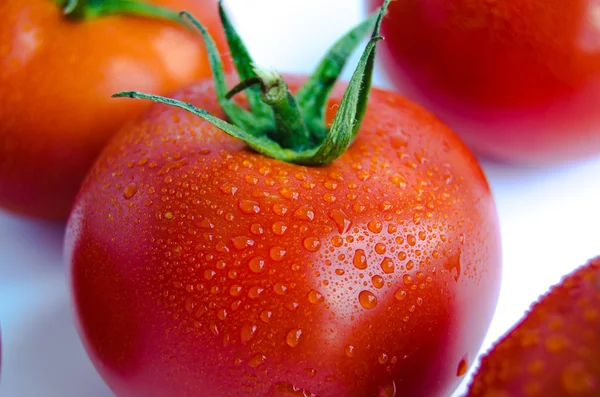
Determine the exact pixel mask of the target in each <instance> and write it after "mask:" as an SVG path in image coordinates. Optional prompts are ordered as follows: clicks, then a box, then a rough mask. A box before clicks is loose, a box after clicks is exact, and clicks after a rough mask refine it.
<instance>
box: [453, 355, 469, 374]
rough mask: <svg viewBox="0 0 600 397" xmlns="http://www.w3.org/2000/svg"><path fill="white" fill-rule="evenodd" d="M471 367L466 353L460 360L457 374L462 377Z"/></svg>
mask: <svg viewBox="0 0 600 397" xmlns="http://www.w3.org/2000/svg"><path fill="white" fill-rule="evenodd" d="M468 369H469V363H468V361H467V356H466V355H465V356H464V357H463V358H462V359H461V360H460V362H459V363H458V367H457V368H456V376H458V377H461V376H463V375H464V374H466V373H467V370H468Z"/></svg>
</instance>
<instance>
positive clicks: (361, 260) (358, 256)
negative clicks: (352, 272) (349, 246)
mask: <svg viewBox="0 0 600 397" xmlns="http://www.w3.org/2000/svg"><path fill="white" fill-rule="evenodd" d="M352 263H354V267H355V268H357V269H359V270H365V269H366V268H367V257H366V255H365V251H363V250H361V249H357V250H356V251H354V260H353V261H352Z"/></svg>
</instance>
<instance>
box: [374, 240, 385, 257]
mask: <svg viewBox="0 0 600 397" xmlns="http://www.w3.org/2000/svg"><path fill="white" fill-rule="evenodd" d="M386 251H387V247H386V246H385V244H383V243H377V244H375V252H377V253H378V254H379V255H383V254H385V252H386Z"/></svg>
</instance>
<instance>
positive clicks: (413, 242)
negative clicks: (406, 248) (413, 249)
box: [406, 234, 417, 246]
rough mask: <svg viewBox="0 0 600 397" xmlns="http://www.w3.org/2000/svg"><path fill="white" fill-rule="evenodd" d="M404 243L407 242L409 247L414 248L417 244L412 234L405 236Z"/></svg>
mask: <svg viewBox="0 0 600 397" xmlns="http://www.w3.org/2000/svg"><path fill="white" fill-rule="evenodd" d="M406 241H408V244H410V245H411V246H414V245H415V244H416V243H417V238H416V237H415V236H413V235H412V234H409V235H408V236H406Z"/></svg>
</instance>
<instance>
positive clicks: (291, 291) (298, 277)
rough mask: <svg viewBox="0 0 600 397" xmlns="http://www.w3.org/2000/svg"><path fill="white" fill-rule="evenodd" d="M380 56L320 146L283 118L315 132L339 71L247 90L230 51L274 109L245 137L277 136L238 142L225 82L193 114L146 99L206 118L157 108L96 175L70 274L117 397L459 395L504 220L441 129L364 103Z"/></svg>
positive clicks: (479, 334)
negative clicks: (251, 86)
mask: <svg viewBox="0 0 600 397" xmlns="http://www.w3.org/2000/svg"><path fill="white" fill-rule="evenodd" d="M380 15H382V14H380ZM225 25H226V26H228V25H227V23H225ZM367 26H369V25H367ZM357 29H358V28H357ZM377 32H378V29H376V30H375V36H376V34H377ZM228 35H229V36H233V35H234V33H232V32H231V31H228ZM347 37H351V38H352V40H356V42H357V43H358V42H359V39H360V37H361V36H360V35H358V33H357V32H356V31H353V32H352V34H350V35H349V36H347ZM376 40H377V39H376V38H375V39H372V40H371V41H370V42H369V46H368V47H367V52H366V53H365V54H366V55H363V58H361V62H360V63H359V67H358V69H357V70H359V71H360V70H362V69H361V68H365V67H366V68H367V69H366V70H367V72H365V74H364V75H362V74H361V73H359V72H357V73H355V77H354V78H353V79H352V80H351V82H350V83H349V86H348V87H347V88H346V85H345V84H341V85H337V86H336V88H335V89H334V90H333V91H332V92H329V91H327V93H328V94H330V95H329V97H328V100H327V101H325V99H323V103H322V107H320V106H319V108H320V109H322V110H324V111H325V113H326V114H325V120H321V122H323V123H324V124H323V125H321V127H323V126H324V125H326V126H329V127H330V128H328V129H325V135H326V137H323V136H321V135H320V132H319V131H318V128H317V127H318V126H319V123H317V122H316V121H318V119H319V117H316V119H310V118H307V119H305V120H304V121H305V122H306V123H305V124H306V126H312V127H307V128H304V127H305V126H304V123H302V120H301V119H296V118H294V117H288V116H289V114H291V113H295V110H296V107H295V106H296V105H298V106H299V107H300V108H301V109H302V115H307V114H313V115H317V116H318V115H319V114H320V113H319V111H317V110H316V108H315V107H314V106H316V104H318V103H319V99H318V98H327V96H323V95H321V94H323V91H322V90H321V89H322V88H323V87H324V86H325V85H330V86H332V85H333V84H334V82H335V78H334V77H336V76H337V75H338V73H339V72H340V71H341V67H340V62H339V60H340V59H342V57H341V56H340V54H339V53H336V51H334V53H333V54H332V55H331V57H329V58H326V61H325V62H324V63H323V64H322V66H323V65H325V66H323V68H318V70H319V71H320V72H317V76H316V79H315V78H314V77H315V76H313V77H311V79H310V80H308V82H306V79H305V78H303V77H300V76H287V77H286V80H287V82H288V83H289V88H290V91H286V88H287V86H286V85H285V83H283V81H282V80H281V77H280V76H278V75H277V74H276V73H273V72H265V71H263V70H256V71H255V73H256V75H255V76H253V77H250V78H249V79H248V80H245V79H246V77H249V74H248V70H249V69H248V68H247V67H246V68H245V67H244V66H248V65H249V63H250V61H251V60H250V59H245V58H244V57H242V56H239V54H236V52H235V51H232V53H233V57H234V59H236V57H237V58H244V59H243V60H244V61H246V63H244V62H240V64H238V65H237V67H238V70H239V71H240V72H239V74H240V76H241V77H242V75H243V78H244V80H245V81H246V82H251V81H254V82H259V83H260V85H261V94H260V98H262V100H264V101H265V103H271V104H272V106H273V111H271V113H270V114H269V112H262V110H261V108H260V107H261V105H264V104H262V103H259V101H256V99H257V98H258V97H257V96H256V92H251V91H248V92H247V97H246V99H247V102H248V103H249V104H250V107H251V108H252V111H253V113H251V117H255V116H257V115H258V114H262V115H263V116H264V117H265V118H264V119H263V118H261V117H257V118H256V119H253V121H252V122H250V123H249V125H250V126H258V125H265V126H266V129H265V130H260V129H256V130H251V129H242V128H240V127H233V126H231V125H229V124H227V123H225V122H223V121H218V120H219V118H223V117H224V116H225V114H228V119H229V120H232V119H233V118H236V117H237V118H238V119H239V120H241V123H243V122H244V120H243V118H241V117H239V116H240V114H241V113H236V112H237V111H239V110H241V108H235V109H236V110H235V111H234V110H231V109H230V108H229V107H230V106H231V105H232V102H227V101H224V100H223V98H224V97H223V95H222V93H223V90H222V83H223V81H222V80H221V79H220V78H219V77H218V74H216V78H215V80H216V83H213V82H212V81H210V80H203V81H199V82H197V83H194V84H192V85H190V86H188V87H185V88H182V89H181V90H179V91H177V92H176V93H174V94H173V98H175V99H178V100H180V102H177V101H175V100H172V99H165V98H162V99H161V98H159V97H153V98H152V99H155V100H157V101H158V100H160V101H163V102H164V101H168V102H169V103H171V104H174V105H176V106H180V107H184V108H185V109H187V110H190V111H193V112H194V113H196V114H192V113H190V112H188V111H186V110H183V109H181V108H179V107H171V106H165V105H164V104H158V105H154V106H153V107H151V108H150V109H149V110H148V111H146V112H145V113H144V114H143V116H142V117H141V118H140V119H138V120H137V122H135V123H132V124H130V125H128V126H126V127H125V128H124V129H123V130H122V131H121V132H120V133H119V134H118V135H117V136H116V137H115V138H114V139H113V140H112V141H111V142H110V144H109V145H108V146H107V147H106V149H105V150H104V151H103V153H102V154H101V155H100V157H99V159H98V161H97V162H96V163H95V165H94V167H93V168H92V170H91V171H90V173H89V175H88V177H87V178H86V180H85V182H84V184H83V186H82V189H81V191H80V193H79V195H78V197H77V199H76V202H75V205H74V209H73V212H72V214H71V217H70V219H69V222H68V228H67V230H68V231H67V237H66V243H65V257H66V260H67V262H68V263H69V265H70V269H71V270H70V271H71V277H72V279H71V282H72V288H73V297H74V302H75V308H76V316H77V321H78V328H79V331H80V335H81V337H82V339H83V341H84V345H85V347H86V349H87V351H88V353H89V355H90V357H91V359H92V361H93V363H94V364H95V366H96V368H97V369H98V371H99V373H100V374H101V375H102V376H103V378H104V379H105V380H106V382H107V383H108V384H109V385H110V387H111V388H112V390H113V391H114V392H115V393H116V395H117V396H119V397H159V396H160V397H165V396H170V397H171V396H172V397H175V396H197V397H200V396H211V397H219V396H285V395H290V396H292V395H294V396H295V395H303V396H314V395H318V396H321V397H326V396H375V395H377V396H394V395H406V396H411V397H435V396H447V395H448V394H449V393H451V391H452V390H453V389H454V388H455V387H456V385H457V384H458V383H459V382H460V381H461V377H462V376H463V375H464V373H465V371H466V369H467V368H468V366H469V365H470V364H471V363H472V361H473V360H474V358H475V356H476V354H477V352H478V349H479V347H480V344H481V342H482V339H483V336H484V335H485V333H486V331H487V327H488V326H489V322H490V320H491V317H492V314H493V311H494V308H495V305H496V300H497V295H498V290H499V278H500V239H499V229H498V223H497V218H496V210H495V205H494V201H493V199H492V195H491V192H490V189H489V187H488V184H487V182H486V179H485V176H484V174H483V173H482V171H481V169H480V167H479V165H478V162H477V160H476V159H475V158H474V157H473V155H472V154H471V153H470V152H469V150H468V149H467V148H466V147H465V145H464V144H463V143H462V142H461V141H460V140H459V139H458V138H457V137H456V136H455V135H454V134H453V133H452V132H451V130H450V129H449V128H448V127H446V126H445V125H444V124H442V123H441V122H440V121H439V120H438V119H437V118H435V117H434V116H432V115H431V114H430V113H428V112H427V111H426V110H424V109H423V108H421V107H420V106H418V105H415V104H413V103H411V102H409V101H408V100H406V99H404V98H402V97H400V96H398V95H396V94H393V93H390V92H387V91H382V90H378V89H373V90H372V91H371V92H370V95H369V87H370V84H369V80H368V76H370V72H368V70H369V69H368V67H369V66H368V65H369V62H366V61H365V59H367V58H368V56H369V52H368V51H369V49H371V50H373V51H374V47H373V46H372V45H373V43H374V42H376ZM232 42H233V43H237V44H239V42H238V41H236V40H233V41H232ZM340 47H343V48H345V49H346V50H347V47H348V46H346V45H342V46H340ZM338 50H339V48H338ZM242 53H243V51H242ZM243 54H245V53H243ZM345 55H348V53H347V52H346V53H345ZM332 60H335V62H331V61H332ZM365 65H367V66H365ZM370 65H371V66H372V63H371V64H370ZM341 66H343V65H341ZM332 67H333V68H337V69H336V70H335V71H334V72H332V70H331V68H332ZM218 69H219V68H218V67H217V68H216V70H218ZM357 75H359V77H357ZM360 76H362V77H360ZM361 78H363V79H366V80H360V79H361ZM303 84H304V85H303ZM246 85H248V84H246ZM301 85H302V89H300V90H299V91H298V88H299V87H300V86H301ZM282 87H284V88H282ZM306 87H311V89H306ZM360 87H363V89H361V88H360ZM279 88H282V90H281V91H280V93H281V94H283V96H282V97H280V99H281V98H283V99H284V100H283V102H281V101H279V100H274V99H273V98H275V97H278V94H277V92H278V91H279ZM313 89H314V90H313ZM327 90H328V89H327ZM291 92H295V96H292V95H291ZM307 92H310V93H312V94H314V95H306V93H307ZM344 92H346V94H347V96H344V99H343V100H342V96H343V94H344ZM357 92H360V98H359V97H357V96H353V95H355V94H356V93H357ZM288 94H289V95H288ZM286 95H287V99H285V98H286ZM119 96H132V97H138V98H141V97H143V95H142V94H139V93H125V94H123V95H119ZM244 103H246V101H244ZM367 103H368V104H367ZM190 104H191V105H190ZM223 104H224V105H225V107H223V106H222V105H223ZM192 105H193V106H195V107H196V108H194V107H192ZM235 106H237V105H235ZM362 106H366V113H364V114H363V113H362V111H361V109H362ZM200 108H201V109H204V110H200ZM269 110H270V109H269ZM206 111H208V112H209V113H210V114H213V115H215V116H217V119H211V120H213V121H214V122H216V123H219V128H217V127H216V126H214V125H213V124H211V123H209V122H208V121H205V120H203V119H202V118H201V117H199V116H202V117H205V118H210V116H209V114H208V113H206ZM228 112H229V113H228ZM273 114H275V118H274V119H275V121H274V123H275V124H274V125H275V127H273V124H272V122H273V119H272V117H273ZM246 116H248V114H246ZM269 121H270V122H271V124H270V123H269ZM354 126H355V128H356V131H357V135H356V136H355V137H354V139H348V138H349V137H350V134H352V133H353V132H352V131H353V127H354ZM359 126H360V127H359ZM249 128H251V127H249ZM272 128H275V129H274V130H273V129H272ZM313 128H314V129H313ZM307 130H310V131H309V134H308V135H303V134H302V132H303V131H304V132H307ZM224 131H227V132H228V134H229V135H228V134H226V133H225V132H224ZM292 133H298V135H297V136H293V135H290V134H292ZM230 135H235V136H237V138H234V137H232V136H230ZM307 136H308V137H309V139H305V138H307ZM333 136H335V139H333ZM238 138H242V139H238ZM330 138H331V139H330ZM311 139H314V140H315V141H316V142H317V143H316V145H317V146H316V147H312V148H311V146H310V140H311ZM322 139H325V140H324V141H321V140H322ZM341 141H344V142H345V143H344V145H343V150H342V151H341V152H339V153H338V154H336V155H334V156H331V157H328V156H329V153H332V152H335V151H336V150H337V148H338V147H337V146H336V145H338V143H339V142H341ZM350 141H352V143H351V144H349V145H348V143H349V142H350ZM319 142H321V143H319ZM305 145H308V147H309V148H308V149H303V148H305V147H306V146H305ZM329 145H333V146H329ZM253 149H254V150H253ZM313 150H316V154H315V153H313ZM259 152H260V153H259ZM311 153H312V154H311ZM281 159H284V160H285V161H282V160H281ZM302 164H304V165H302Z"/></svg>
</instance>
